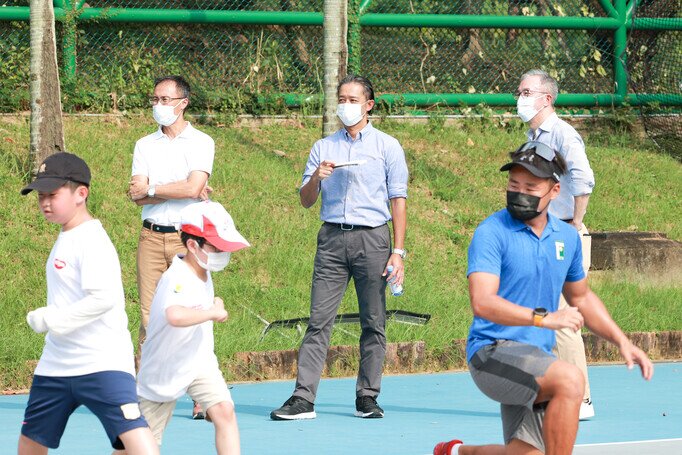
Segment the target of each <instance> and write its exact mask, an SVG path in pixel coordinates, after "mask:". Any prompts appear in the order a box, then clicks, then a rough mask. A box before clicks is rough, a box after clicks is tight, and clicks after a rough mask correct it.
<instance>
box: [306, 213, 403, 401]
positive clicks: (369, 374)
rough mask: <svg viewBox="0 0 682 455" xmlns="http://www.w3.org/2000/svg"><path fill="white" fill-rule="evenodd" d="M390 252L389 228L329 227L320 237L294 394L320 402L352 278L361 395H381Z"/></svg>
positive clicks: (325, 225)
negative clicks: (319, 393) (334, 328)
mask: <svg viewBox="0 0 682 455" xmlns="http://www.w3.org/2000/svg"><path fill="white" fill-rule="evenodd" d="M390 252H391V235H390V231H389V228H388V225H383V226H379V227H376V228H373V229H370V228H355V229H353V230H350V231H344V230H342V229H341V228H340V227H339V226H338V225H333V224H329V223H325V224H323V225H322V227H321V228H320V231H319V232H318V234H317V253H316V255H315V267H314V270H313V282H312V289H311V293H310V322H309V323H308V328H307V329H306V332H305V336H304V337H303V341H302V342H301V347H300V349H299V352H298V374H297V378H296V389H295V390H294V395H296V396H299V397H301V398H304V399H306V400H308V401H310V402H311V403H312V402H315V396H316V395H317V387H318V385H319V383H320V376H321V374H322V369H323V367H324V364H325V360H326V358H327V351H328V349H329V338H330V336H331V331H332V326H333V325H334V318H335V317H336V313H337V311H338V309H339V305H340V304H341V299H342V298H343V295H344V293H345V292H346V288H347V287H348V283H349V282H350V279H351V278H353V281H354V283H355V290H356V292H357V295H358V310H359V311H358V312H359V313H360V327H361V329H362V334H361V335H360V371H359V372H358V379H357V383H356V386H355V394H356V396H357V397H361V396H366V395H368V396H371V397H376V396H377V395H379V391H380V389H381V373H382V370H383V366H384V357H385V356H386V332H385V327H386V292H385V289H386V277H382V276H381V275H382V273H383V272H384V268H385V267H386V262H387V261H388V258H389V256H390Z"/></svg>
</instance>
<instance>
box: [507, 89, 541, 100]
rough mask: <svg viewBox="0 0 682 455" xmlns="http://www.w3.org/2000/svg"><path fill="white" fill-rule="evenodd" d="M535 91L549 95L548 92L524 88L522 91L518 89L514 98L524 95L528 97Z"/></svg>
mask: <svg viewBox="0 0 682 455" xmlns="http://www.w3.org/2000/svg"><path fill="white" fill-rule="evenodd" d="M535 93H540V94H542V95H549V93H547V92H539V91H537V90H530V89H523V90H521V91H519V90H517V91H515V92H514V98H519V97H522V96H523V97H524V98H527V97H529V96H531V95H533V94H535Z"/></svg>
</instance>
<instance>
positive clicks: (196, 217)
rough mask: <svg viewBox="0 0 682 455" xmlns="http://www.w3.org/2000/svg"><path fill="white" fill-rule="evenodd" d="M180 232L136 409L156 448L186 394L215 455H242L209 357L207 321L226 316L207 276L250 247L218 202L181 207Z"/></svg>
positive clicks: (154, 316) (156, 310)
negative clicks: (179, 249) (206, 425)
mask: <svg viewBox="0 0 682 455" xmlns="http://www.w3.org/2000/svg"><path fill="white" fill-rule="evenodd" d="M180 229H181V238H182V242H183V244H184V245H185V247H186V248H187V254H186V255H184V256H182V255H177V256H176V257H175V258H174V259H173V263H172V264H171V266H170V267H169V268H168V270H167V271H166V272H165V273H164V274H163V275H162V277H161V280H160V281H159V284H158V286H157V288H156V293H155V295H154V299H153V301H152V306H151V310H150V315H149V325H148V326H147V339H146V341H145V343H144V344H143V345H142V358H141V361H140V371H139V373H138V385H137V393H138V395H139V397H140V407H141V409H142V413H143V414H144V416H145V418H146V419H147V421H148V422H149V425H150V427H151V429H152V433H153V434H154V437H155V438H156V440H157V442H158V444H159V445H160V444H161V439H162V436H163V431H164V429H165V428H166V425H167V424H168V422H169V421H170V418H171V415H172V413H173V409H174V408H175V402H176V400H177V399H178V398H180V397H181V396H182V395H184V394H185V393H188V394H189V395H190V397H192V399H193V400H194V401H196V402H198V403H199V404H201V406H202V408H203V409H204V410H206V413H207V416H208V420H210V421H212V422H213V424H214V425H215V444H216V451H217V453H218V454H220V455H224V454H230V455H234V454H238V453H240V445H239V429H238V427H237V417H236V415H235V411H234V403H233V401H232V398H231V396H230V392H229V390H228V388H227V385H226V384H225V380H224V379H223V376H222V373H221V371H220V368H219V366H218V359H217V358H216V355H215V353H214V350H213V343H214V340H213V322H225V321H226V320H227V317H228V315H227V311H225V306H224V304H223V301H222V299H221V298H220V297H214V292H213V282H212V280H211V273H210V272H217V271H220V270H223V269H224V268H225V267H226V266H227V264H228V263H229V261H230V253H231V252H233V251H237V250H240V249H242V248H245V247H248V246H250V245H249V243H248V242H247V241H246V239H244V237H242V236H241V235H240V234H239V232H237V229H236V228H235V226H234V222H233V221H232V218H231V217H230V215H229V214H228V213H227V211H225V209H224V208H223V206H222V205H220V204H218V203H216V202H211V201H204V202H198V203H194V204H191V205H189V206H187V207H185V208H184V209H183V210H182V212H181V227H180Z"/></svg>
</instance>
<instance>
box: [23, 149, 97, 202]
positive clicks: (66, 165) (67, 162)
mask: <svg viewBox="0 0 682 455" xmlns="http://www.w3.org/2000/svg"><path fill="white" fill-rule="evenodd" d="M66 182H76V183H82V184H83V185H85V186H88V187H89V186H90V168H89V167H88V165H87V164H86V163H85V161H83V159H82V158H80V157H78V156H76V155H74V154H73V153H66V152H60V153H55V154H54V155H50V156H48V157H47V158H45V161H43V162H42V163H41V164H40V166H39V167H38V174H37V175H36V178H35V180H33V181H32V182H31V183H30V184H29V185H28V186H26V188H24V189H23V190H21V195H22V196H25V195H27V194H28V193H30V192H31V191H33V190H36V191H41V192H43V193H49V192H51V191H54V190H56V189H58V188H61V187H62V186H64V184H65V183H66Z"/></svg>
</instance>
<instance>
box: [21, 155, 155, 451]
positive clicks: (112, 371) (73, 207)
mask: <svg viewBox="0 0 682 455" xmlns="http://www.w3.org/2000/svg"><path fill="white" fill-rule="evenodd" d="M33 190H35V191H37V192H38V203H39V206H40V210H41V212H42V213H43V215H44V216H45V219H47V221H49V222H52V223H57V224H60V225H61V226H62V230H61V232H60V234H59V237H58V238H57V241H56V242H55V244H54V247H53V248H52V252H51V253H50V256H49V258H48V260H47V265H46V274H47V306H44V307H41V308H38V309H36V310H34V311H31V312H30V313H28V316H27V318H26V319H27V322H28V324H29V325H30V326H31V328H32V329H33V330H34V331H35V332H37V333H44V332H47V335H46V336H45V347H44V348H43V353H42V356H41V357H40V361H39V362H38V366H37V367H36V370H35V373H34V376H33V384H32V386H31V392H30V395H29V399H28V404H27V407H26V413H25V416H24V422H23V424H22V428H21V436H20V437H19V450H18V452H19V454H20V455H23V454H46V453H47V451H48V448H52V449H56V448H57V447H59V441H60V439H61V436H62V434H63V433H64V429H65V427H66V423H67V421H68V419H69V416H70V415H71V414H72V413H73V411H75V410H76V408H78V407H79V406H80V405H84V406H86V407H87V408H88V409H90V411H92V413H93V414H95V415H96V416H97V418H99V420H100V421H101V422H102V425H103V426H104V429H105V431H106V433H107V436H108V437H109V440H110V441H111V445H112V447H113V448H115V449H123V448H125V449H126V450H127V452H128V453H129V454H158V453H159V451H158V447H157V446H156V444H155V443H154V438H153V436H152V433H151V431H150V430H149V427H148V426H147V422H146V421H145V420H144V418H143V417H142V415H141V414H140V408H139V405H138V401H137V395H136V393H135V376H134V374H135V373H134V366H133V365H134V364H133V345H132V342H131V340H130V333H129V332H128V318H127V315H126V313H125V300H124V295H123V286H122V284H121V267H120V265H119V261H118V255H117V254H116V249H115V248H114V245H113V244H112V243H111V240H110V239H109V236H108V235H107V233H106V232H105V231H104V229H103V227H102V224H101V223H100V222H99V220H96V219H93V217H92V216H91V215H90V213H89V212H88V209H87V206H86V201H87V198H88V195H89V193H90V169H89V168H88V166H87V164H86V163H85V161H83V160H82V159H81V158H79V157H77V156H76V155H73V154H70V153H57V154H54V155H51V156H49V157H48V158H47V159H46V160H45V161H44V162H43V163H42V164H41V165H40V168H39V170H38V174H37V176H36V179H35V180H34V181H33V182H32V183H31V184H29V185H28V186H27V187H26V188H24V189H22V190H21V194H22V195H26V194H28V193H30V192H31V191H33Z"/></svg>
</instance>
